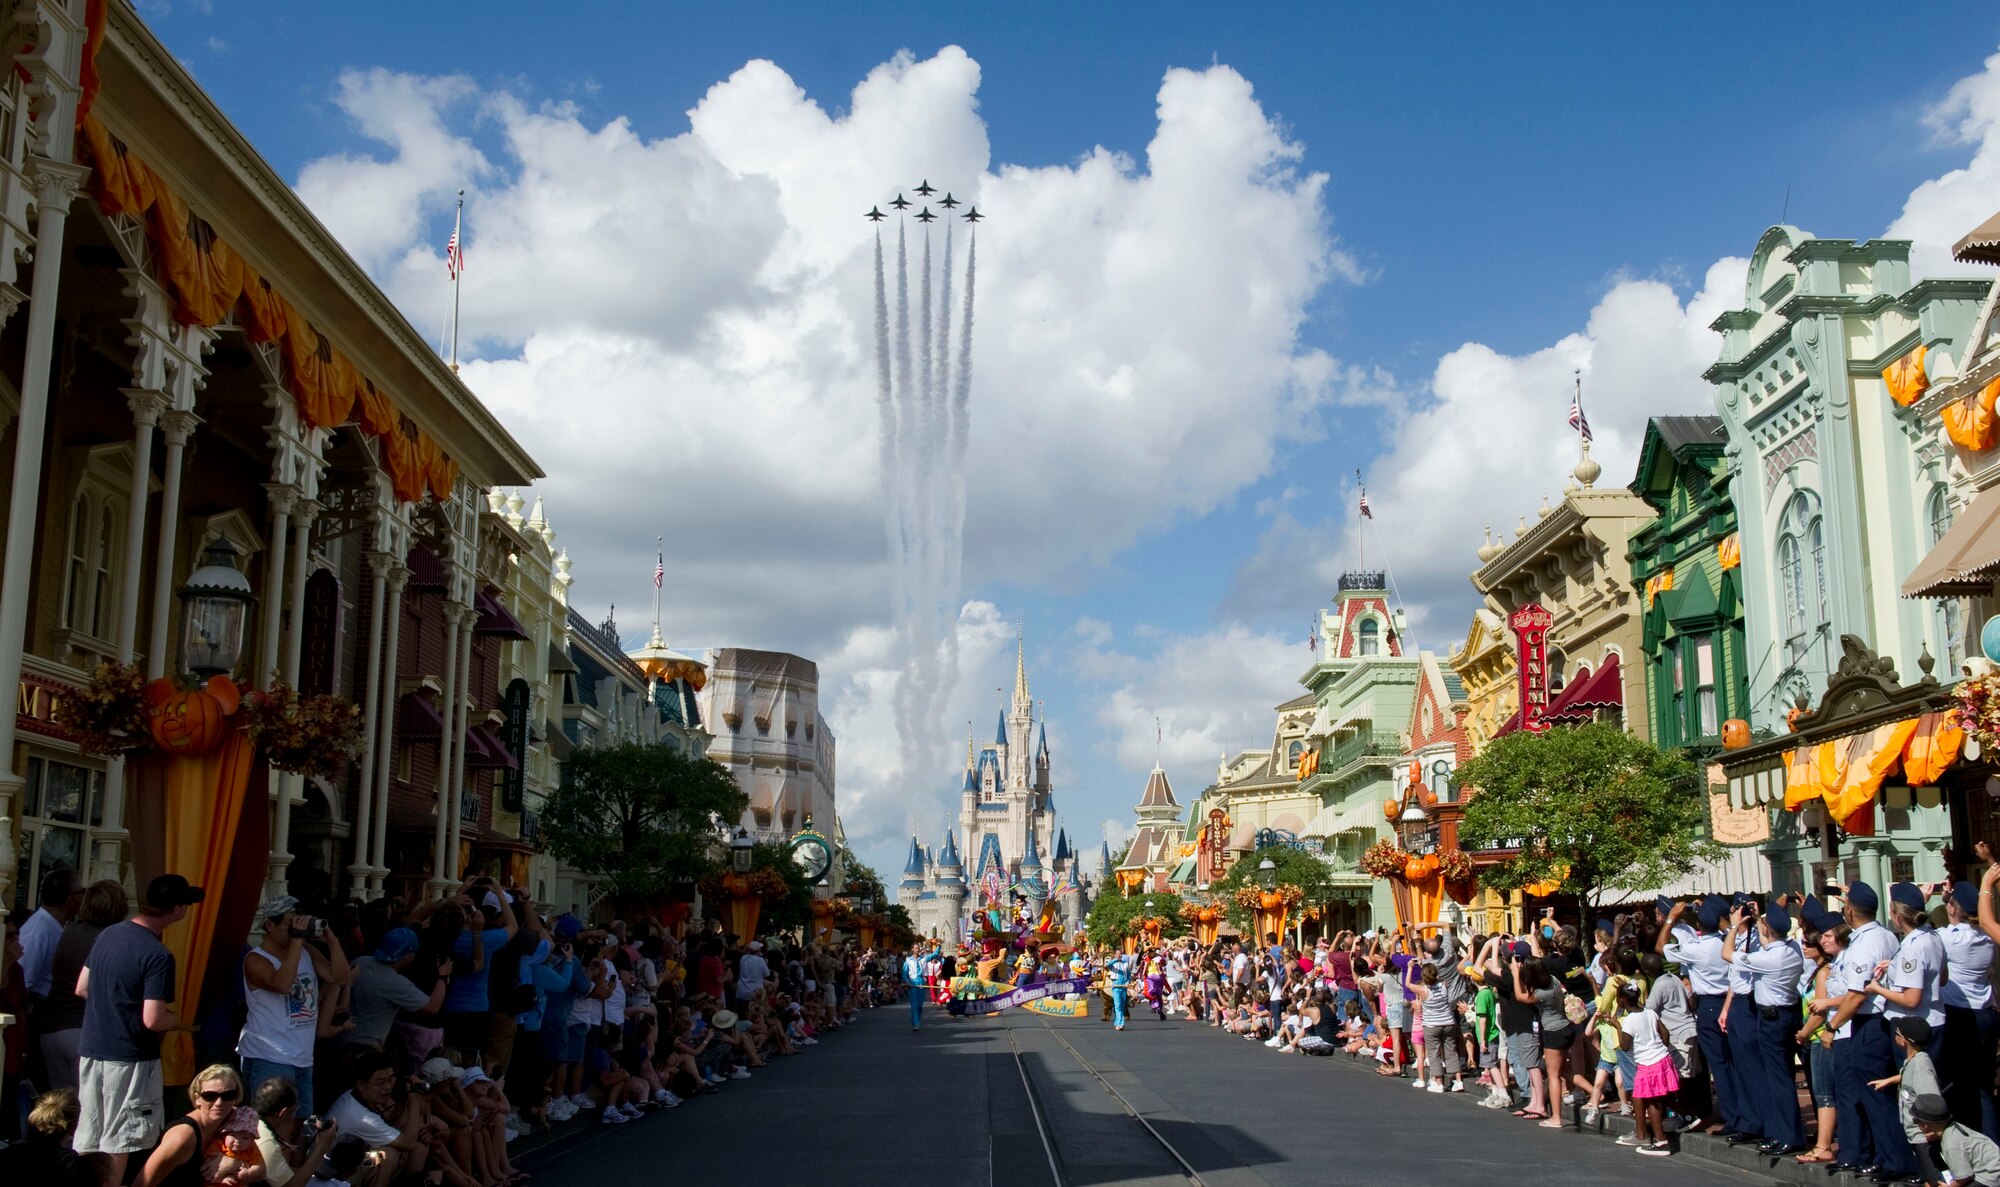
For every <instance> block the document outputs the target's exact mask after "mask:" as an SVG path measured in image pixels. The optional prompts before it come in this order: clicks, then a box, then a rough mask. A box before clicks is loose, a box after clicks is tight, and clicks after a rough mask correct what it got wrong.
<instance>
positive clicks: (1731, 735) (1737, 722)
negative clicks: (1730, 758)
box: [1722, 717, 1750, 750]
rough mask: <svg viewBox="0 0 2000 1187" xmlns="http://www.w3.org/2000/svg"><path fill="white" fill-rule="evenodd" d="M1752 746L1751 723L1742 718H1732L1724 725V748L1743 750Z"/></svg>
mask: <svg viewBox="0 0 2000 1187" xmlns="http://www.w3.org/2000/svg"><path fill="white" fill-rule="evenodd" d="M1749 744H1750V723H1749V722H1747V721H1745V720H1743V719H1742V718H1741V717H1732V718H1730V719H1729V720H1728V721H1725V722H1723V723H1722V748H1723V749H1724V750H1741V749H1743V748H1744V747H1745V746H1748V745H1749Z"/></svg>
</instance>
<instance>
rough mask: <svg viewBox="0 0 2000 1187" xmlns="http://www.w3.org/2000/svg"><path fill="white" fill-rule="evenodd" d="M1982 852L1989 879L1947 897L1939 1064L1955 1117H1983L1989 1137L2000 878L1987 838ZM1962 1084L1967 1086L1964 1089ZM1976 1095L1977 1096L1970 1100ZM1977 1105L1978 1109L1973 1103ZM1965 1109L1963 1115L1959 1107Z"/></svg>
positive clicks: (1998, 1032)
mask: <svg viewBox="0 0 2000 1187" xmlns="http://www.w3.org/2000/svg"><path fill="white" fill-rule="evenodd" d="M1979 855H1980V856H1981V857H1983V858H1985V859H1986V860H1987V866H1986V878H1985V881H1984V882H1983V883H1982V884H1981V886H1980V889H1979V890H1978V891H1977V892H1976V893H1975V892H1974V891H1973V889H1972V885H1971V884H1970V883H1968V882H1960V883H1959V884H1957V885H1956V886H1953V887H1952V888H1951V894H1950V896H1949V897H1948V898H1947V899H1946V900H1945V915H1946V917H1947V918H1948V919H1949V920H1950V924H1949V926H1947V927H1946V928H1945V929H1944V932H1943V933H1942V935H1941V937H1940V938H1941V939H1943V940H1944V956H1945V976H1946V980H1945V985H1944V988H1943V989H1942V990H1941V991H1940V993H1939V996H1940V997H1942V998H1943V999H1944V1028H1945V1046H1944V1050H1945V1052H1946V1055H1945V1058H1946V1060H1947V1061H1948V1062H1947V1066H1946V1067H1942V1068H1939V1069H1938V1070H1939V1072H1940V1073H1943V1078H1944V1079H1945V1081H1946V1083H1947V1084H1949V1085H1951V1087H1949V1088H1947V1089H1946V1090H1945V1101H1946V1103H1947V1104H1949V1105H1950V1106H1951V1109H1952V1116H1954V1117H1961V1116H1962V1117H1963V1118H1964V1122H1963V1123H1964V1124H1967V1125H1970V1124H1972V1119H1973V1117H1975V1116H1977V1117H1978V1118H1979V1131H1980V1132H1981V1133H1983V1134H1985V1135H1986V1136H1987V1137H1994V1136H1995V1134H1996V1133H2000V1119H1996V1116H1995V1114H1996V1107H1995V1100H1994V1095H1993V1062H1994V1045H1995V1044H1996V1043H2000V1015H1996V1014H1995V1013H1994V1012H1993V1008H1994V1001H1993V981H1992V966H1993V957H1994V945H1995V943H1996V942H2000V923H1996V922H1995V920H1994V917H1993V899H1994V889H1993V888H1994V885H1995V883H1996V882H2000V865H1994V864H1993V861H1992V855H1991V853H1990V852H1988V850H1987V848H1986V842H1984V841H1981V842H1980V843H1979ZM1960 1085H1963V1087H1959V1086H1960ZM1971 1096H1977V1098H1978V1099H1977V1100H1976V1101H1974V1100H1971V1099H1969V1098H1970V1097H1971ZM1973 1105H1976V1106H1977V1111H1976V1112H1974V1111H1973V1109H1972V1108H1971V1107H1970V1106H1973ZM1961 1107H1966V1111H1965V1112H1964V1113H1962V1114H1961V1113H1960V1112H1959V1111H1958V1110H1959V1109H1960V1108H1961Z"/></svg>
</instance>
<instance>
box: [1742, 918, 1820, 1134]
mask: <svg viewBox="0 0 2000 1187" xmlns="http://www.w3.org/2000/svg"><path fill="white" fill-rule="evenodd" d="M1750 918H1751V915H1750V912H1749V909H1748V908H1747V907H1737V908H1736V909H1735V910H1734V911H1733V912H1731V914H1730V920H1731V922H1732V923H1734V924H1743V923H1747V922H1748V921H1749V920H1750ZM1754 926H1755V927H1756V929H1757V939H1758V944H1757V946H1756V949H1755V950H1754V951H1750V952H1739V951H1737V949H1736V933H1735V932H1734V931H1733V930H1732V931H1731V932H1730V935H1729V937H1728V938H1727V939H1724V940H1723V942H1722V955H1723V956H1724V958H1726V959H1728V960H1729V961H1730V962H1731V965H1732V968H1731V972H1732V973H1739V974H1744V975H1747V976H1748V977H1749V978H1750V1002H1749V1017H1750V1022H1751V1030H1752V1031H1753V1032H1754V1035H1755V1042H1754V1043H1753V1045H1752V1047H1751V1050H1752V1051H1753V1052H1754V1053H1755V1057H1756V1061H1757V1063H1756V1071H1755V1074H1754V1076H1743V1077H1739V1079H1740V1081H1741V1082H1743V1083H1745V1084H1746V1085H1754V1092H1755V1095H1756V1101H1757V1105H1756V1108H1757V1119H1758V1122H1759V1124H1760V1125H1761V1126H1762V1128H1761V1129H1760V1130H1759V1132H1760V1133H1762V1134H1763V1136H1764V1142H1763V1144H1762V1145H1760V1146H1758V1147H1757V1149H1758V1150H1759V1151H1760V1152H1762V1153H1763V1154H1766V1155H1768V1156H1771V1157H1774V1158H1789V1157H1791V1156H1792V1155H1794V1154H1800V1153H1803V1152H1804V1151H1805V1150H1806V1130H1805V1125H1804V1124H1803V1123H1801V1122H1800V1120H1799V1095H1798V1093H1799V1090H1798V1087H1797V1084H1796V1082H1795V1081H1794V1079H1793V1069H1792V1055H1793V1052H1794V1051H1795V1050H1796V1048H1795V1047H1794V1045H1793V1040H1794V1039H1795V1038H1796V1037H1797V1036H1798V1033H1799V1024H1800V1022H1801V1021H1803V1018H1802V1016H1801V1015H1800V1013H1799V972H1800V970H1801V969H1802V968H1803V967H1804V965H1805V957H1804V956H1803V955H1802V954H1801V953H1800V952H1799V950H1798V947H1797V946H1796V945H1794V944H1792V943H1791V942H1790V939H1789V937H1790V935H1791V932H1792V918H1791V915H1790V913H1789V912H1787V911H1786V910H1785V909H1784V908H1783V907H1772V908H1771V910H1770V911H1769V912H1767V913H1766V914H1765V915H1764V917H1763V918H1762V919H1761V920H1759V921H1758V922H1757V923H1756V924H1755V925H1754ZM1733 1025H1734V1022H1733V1020H1732V1026H1733ZM1731 1037H1732V1038H1734V1037H1735V1035H1734V1033H1733V1031H1732V1034H1731Z"/></svg>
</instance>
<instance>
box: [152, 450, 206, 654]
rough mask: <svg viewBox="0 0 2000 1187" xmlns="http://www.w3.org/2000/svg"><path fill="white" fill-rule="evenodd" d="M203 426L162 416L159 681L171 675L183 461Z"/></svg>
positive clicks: (156, 580) (156, 614) (156, 625)
mask: <svg viewBox="0 0 2000 1187" xmlns="http://www.w3.org/2000/svg"><path fill="white" fill-rule="evenodd" d="M199 423H201V422H200V420H199V418H197V417H196V416H195V414H194V413H192V412H168V413H166V414H164V415H162V416H161V417H160V435H161V436H162V437H163V438H164V439H165V440H166V443H167V455H166V465H165V474H164V476H163V485H162V487H161V490H160V531H159V545H158V549H157V551H156V552H155V553H154V558H153V617H152V622H151V623H150V624H149V625H150V630H149V631H148V634H147V638H146V677H147V678H148V679H150V680H158V679H159V678H160V677H162V676H164V675H166V674H167V647H168V645H169V643H168V641H169V640H170V639H172V638H173V617H174V614H173V611H174V586H175V585H176V584H177V577H178V574H177V573H176V572H175V563H176V559H177V558H176V556H175V550H176V549H177V548H178V547H179V545H180V541H179V539H178V537H179V534H180V526H181V461H182V458H183V456H184V453H185V451H186V449H187V441H188V438H189V437H190V436H192V435H193V433H194V427H195V425H197V424H199Z"/></svg>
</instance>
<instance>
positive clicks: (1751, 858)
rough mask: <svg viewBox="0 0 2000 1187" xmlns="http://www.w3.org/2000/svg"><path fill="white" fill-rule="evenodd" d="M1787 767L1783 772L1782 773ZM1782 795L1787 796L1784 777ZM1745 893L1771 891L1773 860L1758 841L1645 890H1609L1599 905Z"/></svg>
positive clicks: (1781, 796) (1759, 893)
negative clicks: (1768, 858) (1757, 843)
mask: <svg viewBox="0 0 2000 1187" xmlns="http://www.w3.org/2000/svg"><path fill="white" fill-rule="evenodd" d="M1783 773H1784V772H1783V771H1782V770H1780V771H1779V774H1780V775H1781V776H1782V775H1783ZM1778 798H1780V799H1783V798H1784V789H1783V785H1782V781H1781V783H1780V787H1779V793H1778ZM1739 890H1740V891H1742V892H1744V893H1745V894H1756V895H1764V894H1769V893H1770V892H1771V863H1770V862H1769V861H1767V860H1765V858H1764V850H1763V849H1762V848H1761V847H1759V846H1756V845H1746V846H1744V847H1742V848H1739V849H1730V850H1728V851H1727V852H1726V853H1725V854H1724V855H1723V856H1722V859H1721V860H1720V861H1716V862H1714V863H1711V864H1708V865H1704V866H1700V867H1698V868H1696V869H1694V870H1692V871H1690V872H1688V873H1687V874H1686V875H1684V876H1683V877H1680V878H1676V879H1674V880H1673V881H1672V882H1669V883H1667V884H1666V885H1665V886H1654V887H1649V888H1647V889H1645V890H1607V891H1605V892H1604V893H1603V895H1602V896H1601V898H1602V901H1601V902H1599V903H1598V904H1597V905H1598V906H1599V907H1608V906H1614V905H1616V904H1618V903H1641V902H1643V903H1650V902H1652V901H1653V900H1654V899H1655V898H1658V897H1659V896H1660V895H1663V894H1664V895H1666V896H1667V897H1668V898H1692V897H1693V896H1695V895H1702V894H1735V893H1736V892H1737V891H1739Z"/></svg>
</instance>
